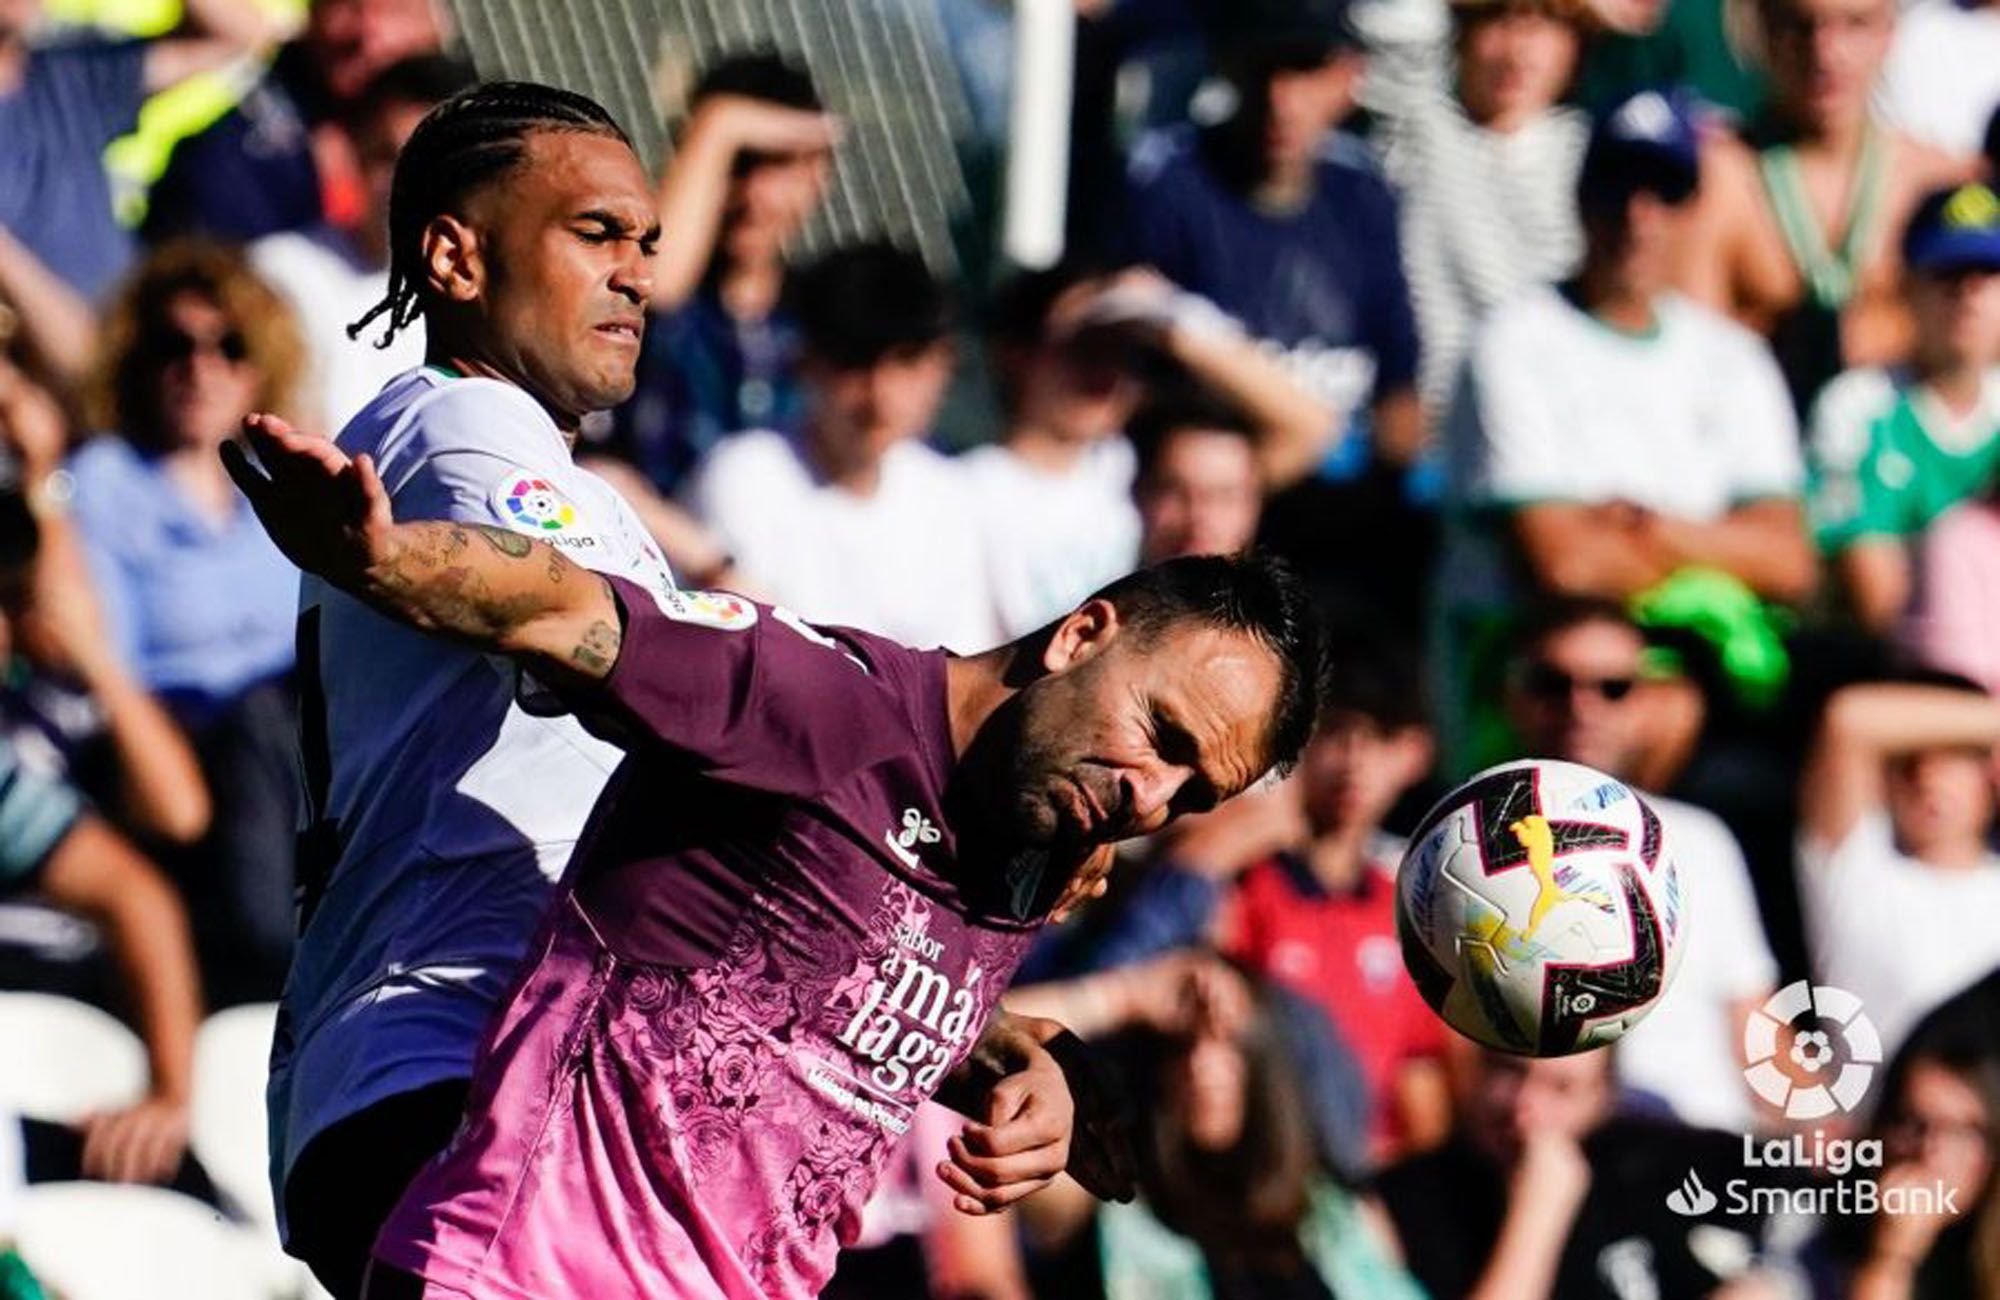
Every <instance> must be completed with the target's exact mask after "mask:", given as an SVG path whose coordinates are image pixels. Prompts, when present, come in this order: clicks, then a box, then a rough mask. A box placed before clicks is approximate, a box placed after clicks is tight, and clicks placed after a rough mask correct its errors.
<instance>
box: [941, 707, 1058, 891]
mask: <svg viewBox="0 0 2000 1300" xmlns="http://www.w3.org/2000/svg"><path fill="white" fill-rule="evenodd" d="M1043 690H1044V683H1042V682H1035V683H1031V684H1030V685H1028V686H1027V687H1025V688H1023V689H1022V690H1021V691H1020V692H1018V693H1017V694H1015V695H1014V697H1013V698H1011V699H1009V700H1008V701H1007V702H1006V703H1005V704H1003V705H1001V706H1000V707H999V708H998V709H996V710H995V711H994V713H993V715H992V716H991V717H990V718H988V719H987V721H986V724H985V725H984V726H982V727H981V728H980V730H979V734H978V735H977V736H975V737H974V738H973V742H972V744H971V745H970V746H969V747H968V748H967V750H966V752H965V755H964V757H963V758H962V759H961V760H960V762H959V765H958V770H957V772H956V773H955V774H954V775H953V778H952V789H951V791H950V792H949V793H948V794H947V800H948V801H949V805H950V806H951V807H952V811H953V825H954V827H955V828H956V829H957V831H958V856H959V861H960V862H961V863H962V864H964V865H965V866H966V867H967V868H968V870H967V871H966V872H965V879H964V880H962V881H961V882H960V885H961V887H962V888H963V889H965V891H966V892H967V894H968V895H970V896H973V897H975V898H977V899H979V900H980V902H981V904H982V905H983V906H985V907H986V908H988V909H989V910H992V911H996V912H999V913H1001V914H1002V915H1006V916H1011V917H1014V918H1015V919H1017V920H1023V921H1025V920H1032V919H1034V918H1036V917H1040V916H1044V915H1047V913H1048V911H1049V909H1050V908H1052V907H1054V906H1055V903H1056V900H1057V899H1059V898H1061V897H1062V894H1063V891H1064V889H1065V888H1066V887H1067V886H1068V884H1069V880H1070V876H1071V875H1072V874H1074V872H1075V871H1076V869H1077V867H1078V866H1080V865H1081V864H1082V863H1083V862H1084V861H1085V859H1087V858H1088V856H1089V846H1088V845H1083V844H1080V843H1078V842H1077V841H1076V840H1075V837H1074V836H1072V835H1069V834H1066V833H1065V829H1064V825H1063V821H1062V818H1061V817H1060V816H1059V815H1058V814H1057V812H1056V810H1055V805H1054V803H1053V802H1052V801H1051V799H1050V790H1051V789H1052V787H1053V786H1054V784H1055V780H1056V776H1055V774H1056V772H1057V771H1058V767H1059V764H1060V761H1061V760H1060V758H1059V756H1058V754H1057V753H1056V751H1055V747H1054V746H1053V745H1052V744H1050V743H1048V742H1047V741H1045V740H1043V739H1042V738H1041V737H1040V736H1039V735H1038V734H1037V729H1036V728H1035V727H1034V726H1033V725H1032V716H1033V711H1032V709H1031V704H1032V703H1033V702H1034V701H1036V700H1037V699H1039V698H1040V695H1039V693H1040V692H1041V691H1043Z"/></svg>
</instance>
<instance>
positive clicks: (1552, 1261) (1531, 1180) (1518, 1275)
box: [1468, 1132, 1590, 1300]
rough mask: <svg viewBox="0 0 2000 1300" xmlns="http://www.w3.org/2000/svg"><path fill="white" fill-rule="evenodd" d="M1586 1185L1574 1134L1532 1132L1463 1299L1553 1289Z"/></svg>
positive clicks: (1498, 1298) (1528, 1296) (1532, 1295)
mask: <svg viewBox="0 0 2000 1300" xmlns="http://www.w3.org/2000/svg"><path fill="white" fill-rule="evenodd" d="M1589 1191H1590V1165H1589V1163H1588V1162H1587V1161H1586V1160H1585V1159H1584V1155H1583V1150H1582V1148H1580V1147H1579V1146H1578V1145H1577V1143H1576V1139H1574V1138H1572V1137H1570V1136H1568V1135H1567V1134H1563V1133H1555V1132H1535V1133H1530V1134H1528V1135H1527V1137H1526V1138H1525V1140H1524V1143H1523V1146H1522V1150H1521V1158H1520V1160H1519V1161H1518V1162H1517V1163H1516V1164H1515V1166H1514V1172H1513V1175H1512V1177H1511V1178H1510V1179H1509V1181H1508V1189H1507V1214H1506V1217H1505V1218H1503V1219H1502V1220H1501V1222H1500V1235H1499V1238H1498V1240H1497V1241H1495V1243H1494V1246H1493V1254H1492V1256H1491V1258H1489V1259H1488V1260H1487V1261H1486V1269H1485V1271H1484V1272H1482V1273H1481V1274H1480V1277H1479V1281H1478V1282H1477V1283H1475V1284H1474V1285H1473V1288H1472V1290H1471V1292H1470V1293H1469V1296H1468V1300H1543V1297H1545V1296H1548V1295H1549V1294H1551V1293H1552V1292H1553V1291H1554V1290H1555V1284H1556V1268H1557V1266H1558V1265H1559V1264H1560V1263H1561V1262H1562V1252H1563V1245H1564V1243H1566V1242H1567V1241H1568V1240H1569V1234H1570V1229H1571V1228H1572V1227H1574V1226H1575V1224H1576V1215H1577V1211H1578V1210H1579V1209H1581V1208H1582V1207H1583V1200H1584V1197H1585V1195H1586V1194H1588V1192H1589Z"/></svg>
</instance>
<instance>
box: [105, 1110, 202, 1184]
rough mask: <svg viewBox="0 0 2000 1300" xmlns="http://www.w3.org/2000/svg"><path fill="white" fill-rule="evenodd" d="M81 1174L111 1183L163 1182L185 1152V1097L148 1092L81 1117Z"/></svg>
mask: <svg viewBox="0 0 2000 1300" xmlns="http://www.w3.org/2000/svg"><path fill="white" fill-rule="evenodd" d="M82 1128H83V1175H84V1177H86V1178H96V1179H102V1180H103V1181H105V1182H111V1183H162V1182H165V1181H166V1180H167V1179H169V1178H172V1177H173V1175H174V1171H175V1170H176V1169H179V1168H180V1165H181V1157H182V1156H183V1155H185V1154H186V1152H187V1143H188V1108H187V1103H186V1102H184V1101H178V1100H175V1099H173V1098H167V1097H148V1098H146V1099H145V1100H143V1101H141V1102H139V1103H138V1104H137V1105H135V1106H128V1107H126V1108H125V1109H124V1110H115V1111H108V1112H105V1113H103V1114H98V1115H92V1116H89V1117H88V1118H86V1119H85V1120H84V1121H83V1125H82Z"/></svg>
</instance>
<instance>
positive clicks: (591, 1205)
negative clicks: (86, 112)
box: [375, 579, 1033, 1300]
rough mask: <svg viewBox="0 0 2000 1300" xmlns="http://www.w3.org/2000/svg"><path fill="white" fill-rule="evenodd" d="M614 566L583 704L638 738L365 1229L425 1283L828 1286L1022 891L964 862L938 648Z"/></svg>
mask: <svg viewBox="0 0 2000 1300" xmlns="http://www.w3.org/2000/svg"><path fill="white" fill-rule="evenodd" d="M611 581H612V582H613V585H614V587H615V589H616V592H617V595H618V598H619V601H620V604H621V607H622V610H623V614H624V619H625V635H624V641H623V646H622V649H621V652H620V655H619V658H618V663H617V665H616V667H615V669H614V670H613V672H612V675H611V677H610V679H609V680H608V682H607V683H606V684H605V686H604V688H603V690H602V692H601V694H600V695H598V696H597V697H595V698H593V699H591V700H587V701H585V700H579V701H578V703H579V705H583V706H587V708H588V710H589V711H590V712H591V713H592V714H593V715H594V716H595V718H596V719H597V722H596V725H600V726H602V727H603V728H604V729H606V730H607V731H608V732H611V733H614V734H617V735H618V736H619V737H620V738H621V743H623V744H625V745H626V747H627V749H628V752H629V755H630V757H629V758H628V759H627V762H626V764H625V766H624V767H623V768H622V769H621V771H620V773H619V775H618V776H617V777H616V778H614V780H613V783H612V786H611V787H610V789H609V790H607V792H606V794H605V796H604V798H603V799H602V800H601V801H600V803H599V805H598V808H597V811H596V814H595V816H594V817H593V820H592V824H591V829H590V830H589V831H588V832H587V834H586V838H585V841H584V844H583V846H582V847H581V848H580V849H579V851H578V853H577V855H576V860H575V862H574V863H573V865H572V866H571V869H570V874H569V877H568V878H567V879H566V880H565V882H564V885H563V888H562V890H561V891H560V892H559V894H558V896H557V900H556V903H555V905H554V907H553V908H552V910H551V912H550V914H549V915H548V917H547V919H546V920H545V921H544V923H543V927H542V930H541V933H540V935H539V937H538V938H537V940H536V942H535V944H534V946H533V947H532V948H531V949H530V956H529V959H528V961H527V963H526V965H525V967H524V969H523V971H522V973H521V975H520V977H519V980H518V982H517V984H516V986H515V989H514V991H513V993H512V994H511V995H510V997H509V998H508V999H507V1001H506V1003H505V1004H504V1005H503V1008H502V1010H501V1012H500V1014H499V1015H498V1017H497V1018H496V1020H495V1022H494V1024H493V1026H492V1027H491V1028H490V1029H489V1031H488V1036H487V1039H486V1042H485V1044H484V1046H483V1047H482V1050H481V1056H480V1062H479V1066H478V1069H477V1073H476V1075H475V1077H474V1080H473V1091H472V1097H471V1100H470V1102H469V1103H468V1107H467V1113H466V1117H465V1120H464V1122H463V1123H462V1125H461V1126H460V1129H459V1132H458V1134H457V1136H456V1137H455V1138H454V1139H453V1141H452V1143H451V1145H450V1146H449V1147H448V1148H447V1149H446V1150H445V1151H444V1152H443V1153H442V1154H441V1155H440V1156H439V1157H438V1158H437V1159H436V1160H435V1161H433V1162H432V1163H431V1164H430V1165H429V1166H427V1167H426V1168H425V1169H424V1171H423V1172H422V1173H420V1174H419V1175H418V1177H417V1179H416V1181H415V1182H414V1183H413V1184H412V1186H411V1187H410V1189H409V1191H408V1193H407V1194H406V1195H405V1196H404V1198H403V1201H402V1203H401V1205H400V1206H399V1207H398V1208H397V1210H396V1212H395V1213H394V1214H393V1215H392V1216H391V1218H390V1220H389V1222H388V1224H387V1225H386V1226H385V1227H384V1229H383V1232H382V1235H381V1237H380V1238H379V1239H378V1241H377V1244H376V1252H375V1253H376V1255H377V1256H378V1257H379V1258H380V1259H382V1260H384V1261H385V1262H387V1263H389V1264H391V1265H394V1266H395V1267H397V1268H400V1269H403V1270H405V1271H407V1272H410V1273H414V1274H417V1275H419V1276H420V1277H422V1278H423V1279H424V1280H425V1282H426V1284H427V1285H426V1294H427V1295H436V1296H470V1297H478V1298H480V1300H485V1298H486V1297H506V1298H509V1300H518V1298H521V1297H535V1298H537V1300H540V1298H543V1297H548V1298H550V1300H554V1298H556V1297H570V1296H589V1297H592V1298H593V1300H615V1298H617V1297H626V1296H630V1297H641V1296H643V1297H702V1298H704V1300H706V1298H709V1297H727V1298H728V1300H752V1298H753V1297H756V1298H759V1300H761V1298H762V1297H768V1296H784V1297H805V1296H811V1295H815V1294H817V1293H818V1291H819V1289H820V1288H821V1287H822V1286H823V1285H824V1284H825V1282H826V1279H827V1278H828V1276H829V1275H830V1274H831V1273H832V1270H833V1263H834V1256H835V1254H836V1252H837V1251H838V1249H839V1247H840V1246H842V1245H843V1244H846V1243H847V1242H850V1241H852V1240H853V1239H854V1237H855V1235H856V1233H857V1232H858V1231H859V1228H860V1216H861V1208H862V1205H863V1203H864V1202H865V1201H866V1200H867V1198H868V1195H869V1192H870V1190H871V1189H872V1187H873V1186H874V1184H875V1181H876V1179H877V1177H878V1175H879V1174H880V1172H881V1170H882V1168H883V1167H884V1165H885V1163H886V1162H887V1161H888V1159H889V1157H890V1155H891V1153H892V1151H893V1150H894V1149H895V1147H896V1144H897V1142H898V1140H899V1139H900V1138H901V1137H902V1136H903V1135H904V1134H905V1133H906V1132H907V1131H908V1130H909V1128H910V1126H911V1123H912V1120H913V1119H914V1117H915V1113H916V1110H917V1107H918V1106H919V1105H920V1104H921V1103H922V1102H923V1101H924V1100H925V1099H926V1098H928V1097H929V1096H930V1094H931V1093H932V1092H934V1091H935V1090H936V1089H937V1087H938V1085H939V1084H940V1082H942V1080H943V1078H944V1076H945V1075H946V1074H947V1073H949V1072H950V1071H951V1070H952V1069H953V1068H954V1067H955V1066H956V1065H957V1064H958V1063H959V1062H960V1061H961V1060H963V1059H964V1057H965V1055H966V1053H967V1052H968V1051H969V1050H970V1049H971V1047H972V1045H973V1042H974V1040H975V1039H976V1038H977V1037H978V1035H979V1032H980V1029H981V1028H982V1026H983V1025H984V1024H985V1022H986V1019H987V1017H988V1016H989V1014H990V1013H991V1012H992V1011H993V1009H994V1007H995V1005H996V1003H997V1000H998V998H999V995H1000V993H1001V991H1002V990H1003V989H1004V988H1005V987H1006V984H1007V981H1008V978H1009V977H1010V976H1011V974H1012V972H1013V970H1014V967H1015V966H1016V965H1017V964H1018V962H1019V961H1020V958H1021V957H1022V955H1023V953H1024V951H1025V949H1026V946H1027V943H1028V940H1029V937H1030V934H1031V933H1032V930H1033V923H1032V921H1030V920H1029V919H1027V918H1026V917H1024V916H1022V915H1020V914H1019V912H1020V909H1019V908H1017V907H1016V906H1014V905H1013V899H1018V898H1021V897H1024V896H1025V895H1026V894H1027V893H1028V892H1029V891H1027V890H1026V889H1023V890H1021V891H1017V892H1015V893H1014V894H1013V895H1012V898H1003V897H1001V893H1000V892H996V891H992V890H990V889H986V888H981V887H979V881H978V880H977V879H976V877H977V875H978V874H979V873H978V872H976V871H973V870H970V869H967V870H964V871H962V870H961V863H960V860H959V851H958V832H957V830H956V829H955V828H954V826H953V825H952V822H951V820H950V819H949V817H948V816H947V812H946V809H947V800H946V792H947V787H948V785H949V783H950V780H951V777H952V773H953V769H954V766H955V759H954V754H953V748H952V744H951V734H950V725H949V716H948V712H947V702H946V692H945V664H946V656H945V655H944V654H943V653H942V652H935V651H934V652H917V651H913V650H909V649H907V648H905V647H903V646H900V645H897V644H895V643H894V642H890V641H887V640H884V639H882V638H879V637H874V636H869V635H867V634H864V633H860V632H854V631H850V630H847V629H836V628H828V629H822V628H817V627H813V626H809V625H807V624H805V623H803V622H801V621H799V620H798V619H797V618H796V617H795V616H793V615H790V614H789V613H787V612H786V611H783V610H777V609H772V608H769V607H766V606H761V605H755V604H753V603H751V602H749V601H745V600H742V599H740V598H737V597H733V596H728V595H723V594H719V593H685V592H683V593H669V594H668V595H667V596H665V597H659V598H656V597H654V596H653V595H652V594H650V593H648V592H645V591H643V590H642V589H640V588H638V587H635V586H632V585H630V584H627V583H625V582H623V581H621V580H617V579H613V580H611ZM943 1155H944V1153H943V1152H942V1151H940V1152H938V1153H937V1157H938V1158H940V1159H941V1158H943Z"/></svg>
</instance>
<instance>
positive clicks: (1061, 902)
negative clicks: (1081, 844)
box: [1049, 844, 1118, 921]
mask: <svg viewBox="0 0 2000 1300" xmlns="http://www.w3.org/2000/svg"><path fill="white" fill-rule="evenodd" d="M1117 865H1118V846H1117V845H1115V844H1100V845H1098V846H1097V848H1095V849H1094V850H1092V851H1091V854H1090V856H1089V857H1088V858H1085V859H1084V860H1083V864H1082V865H1081V866H1079V867H1077V869H1076V870H1075V871H1073V872H1071V873H1070V877H1069V883H1068V884H1066V885H1064V886H1063V891H1062V893H1061V894H1059V895H1058V896H1057V897H1056V902H1055V906H1054V907H1051V908H1050V909H1049V920H1051V921H1066V920H1068V919H1069V917H1070V914H1071V913H1072V912H1074V911H1076V909H1077V908H1079V907H1082V906H1083V905H1084V904H1085V903H1087V902H1089V901H1090V900H1091V899H1093V898H1102V897H1104V891H1105V890H1106V889H1108V888H1110V886H1111V869H1112V868H1113V867H1115V866H1117Z"/></svg>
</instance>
